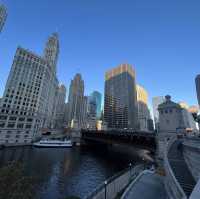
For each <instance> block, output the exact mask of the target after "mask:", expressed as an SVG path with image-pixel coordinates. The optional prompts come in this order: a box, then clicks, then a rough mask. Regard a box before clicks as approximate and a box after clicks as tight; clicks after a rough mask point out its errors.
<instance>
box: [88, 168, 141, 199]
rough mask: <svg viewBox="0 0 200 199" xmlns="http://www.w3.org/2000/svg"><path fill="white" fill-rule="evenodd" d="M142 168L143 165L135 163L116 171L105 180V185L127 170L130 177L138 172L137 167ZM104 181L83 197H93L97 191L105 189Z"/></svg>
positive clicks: (89, 198)
mask: <svg viewBox="0 0 200 199" xmlns="http://www.w3.org/2000/svg"><path fill="white" fill-rule="evenodd" d="M141 168H144V166H143V165H136V166H135V167H132V168H130V167H128V168H126V169H124V170H122V171H120V172H118V173H117V174H115V175H113V176H111V177H110V178H108V179H107V180H106V181H105V182H106V183H107V186H108V185H109V184H110V183H112V182H113V181H114V180H116V179H117V178H119V177H120V176H122V175H124V174H125V173H127V172H130V175H131V176H130V177H131V178H132V177H135V176H136V175H137V174H139V172H137V171H139V169H141ZM131 171H135V172H131ZM105 182H103V183H101V184H100V185H99V186H97V188H96V189H94V190H93V191H92V192H91V193H89V194H88V195H87V196H85V197H84V199H92V198H93V197H95V196H96V195H97V194H98V193H99V192H101V191H102V190H104V189H105Z"/></svg>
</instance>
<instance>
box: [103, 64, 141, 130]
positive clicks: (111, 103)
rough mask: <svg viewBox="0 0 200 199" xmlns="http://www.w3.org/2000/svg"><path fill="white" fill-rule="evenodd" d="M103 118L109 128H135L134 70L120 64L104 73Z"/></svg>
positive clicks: (136, 121)
mask: <svg viewBox="0 0 200 199" xmlns="http://www.w3.org/2000/svg"><path fill="white" fill-rule="evenodd" d="M104 97H105V99H104V120H105V122H106V123H107V127H108V128H110V129H137V127H138V108H137V96H136V83H135V71H134V69H133V67H132V66H131V65H130V64H121V65H119V66H118V67H116V68H113V69H111V70H109V71H107V72H106V74H105V95H104Z"/></svg>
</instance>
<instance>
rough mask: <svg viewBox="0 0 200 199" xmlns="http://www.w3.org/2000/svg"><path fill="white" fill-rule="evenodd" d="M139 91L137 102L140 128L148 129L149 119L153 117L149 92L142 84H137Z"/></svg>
mask: <svg viewBox="0 0 200 199" xmlns="http://www.w3.org/2000/svg"><path fill="white" fill-rule="evenodd" d="M136 91H137V104H138V121H139V125H140V130H143V131H147V130H148V121H149V119H151V117H150V112H149V108H148V93H147V91H146V90H145V89H144V88H143V87H142V86H140V85H138V84H137V86H136Z"/></svg>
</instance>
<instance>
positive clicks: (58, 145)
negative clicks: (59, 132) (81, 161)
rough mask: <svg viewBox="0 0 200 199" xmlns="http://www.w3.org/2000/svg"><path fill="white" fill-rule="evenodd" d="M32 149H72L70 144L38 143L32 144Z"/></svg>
mask: <svg viewBox="0 0 200 199" xmlns="http://www.w3.org/2000/svg"><path fill="white" fill-rule="evenodd" d="M33 146H34V147H39V148H70V147H72V144H39V143H34V144H33Z"/></svg>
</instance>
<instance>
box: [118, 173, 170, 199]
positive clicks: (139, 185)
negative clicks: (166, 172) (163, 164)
mask: <svg viewBox="0 0 200 199" xmlns="http://www.w3.org/2000/svg"><path fill="white" fill-rule="evenodd" d="M141 198H142V199H167V193H166V191H165V186H164V177H163V176H160V175H158V174H156V173H152V172H144V173H142V174H141V175H140V176H138V179H136V180H135V181H133V182H132V183H131V184H130V185H129V187H128V188H127V189H126V191H125V192H124V194H123V196H122V199H141Z"/></svg>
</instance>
